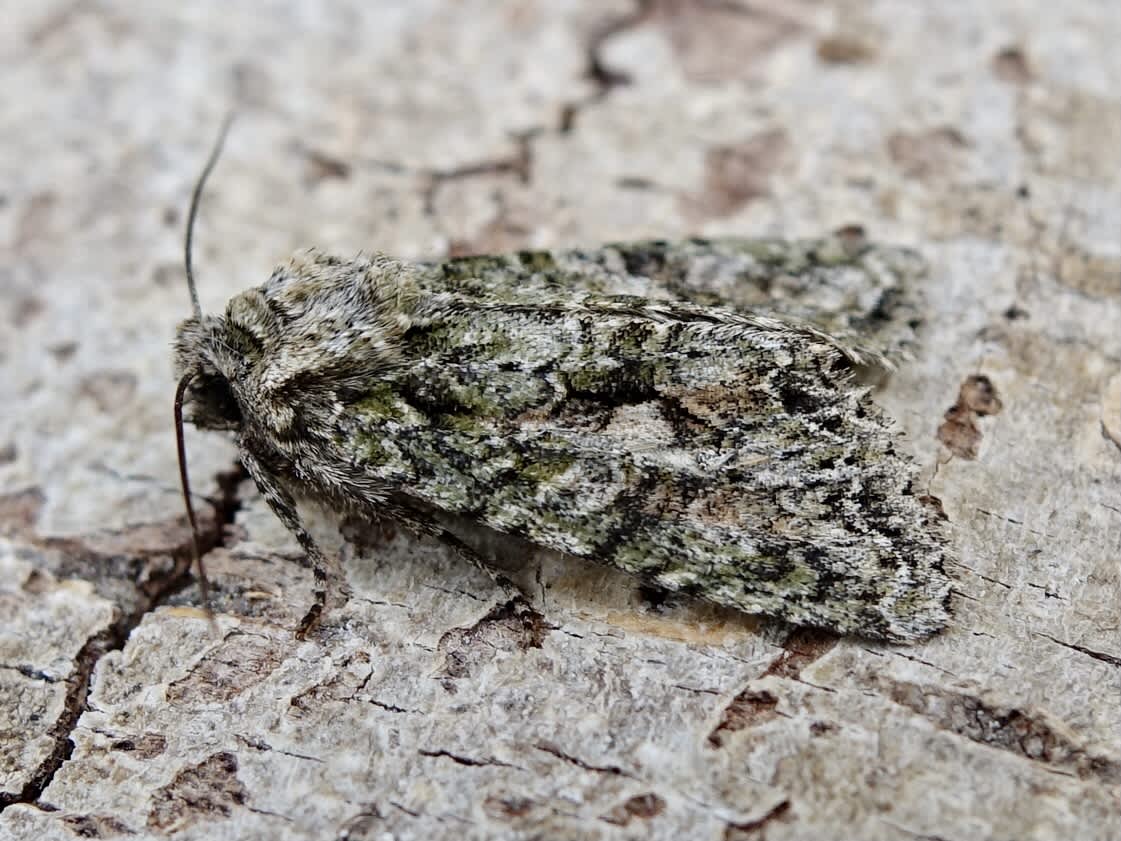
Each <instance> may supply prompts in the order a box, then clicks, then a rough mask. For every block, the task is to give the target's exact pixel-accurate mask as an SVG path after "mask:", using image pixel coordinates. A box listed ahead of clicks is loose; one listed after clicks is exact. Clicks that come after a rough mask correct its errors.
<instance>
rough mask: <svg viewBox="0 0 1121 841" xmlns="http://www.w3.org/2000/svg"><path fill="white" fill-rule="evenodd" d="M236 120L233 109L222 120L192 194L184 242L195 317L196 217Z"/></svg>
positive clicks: (198, 310) (198, 307)
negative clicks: (193, 246)
mask: <svg viewBox="0 0 1121 841" xmlns="http://www.w3.org/2000/svg"><path fill="white" fill-rule="evenodd" d="M233 121H234V115H233V112H232V111H231V112H230V113H229V114H227V115H226V116H225V119H223V120H222V128H221V129H220V130H219V131H218V139H217V140H216V141H214V148H213V149H211V150H210V157H209V158H207V159H206V165H205V166H203V168H202V173H201V174H200V175H199V179H198V181H196V182H195V191H194V192H193V193H192V194H191V209H190V210H189V211H188V212H187V236H186V242H184V244H183V257H184V263H185V264H186V267H187V289H188V290H189V291H190V293H191V307H192V308H193V309H194V311H195V318H202V306H201V305H200V304H199V293H198V289H197V288H196V287H195V273H194V272H193V271H192V270H191V240H192V239H193V238H194V233H195V217H196V216H198V211H199V201H200V200H201V199H202V188H203V187H204V186H205V185H206V179H207V176H209V175H210V170H212V169H214V164H216V163H218V156H219V155H221V154H222V146H223V144H224V143H225V142H226V135H227V134H229V131H230V123H232V122H233Z"/></svg>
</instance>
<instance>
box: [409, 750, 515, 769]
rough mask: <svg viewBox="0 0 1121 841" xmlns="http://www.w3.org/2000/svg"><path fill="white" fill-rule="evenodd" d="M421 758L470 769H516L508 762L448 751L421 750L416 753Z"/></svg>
mask: <svg viewBox="0 0 1121 841" xmlns="http://www.w3.org/2000/svg"><path fill="white" fill-rule="evenodd" d="M417 753H419V754H420V755H421V756H428V757H433V758H437V759H450V760H451V761H452V762H454V763H455V764H456V765H467V766H469V767H471V768H485V767H487V766H493V767H496V768H518V766H517V765H512V764H510V763H509V762H503V761H502V760H501V759H495V758H494V757H493V756H491V757H487V758H486V759H475V758H474V757H472V756H461V755H460V754H455V753H452V752H451V751H448V750H427V749H425V748H421V749H420V750H418V751H417ZM518 770H519V771H524V770H525V769H524V768H518Z"/></svg>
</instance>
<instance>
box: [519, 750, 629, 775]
mask: <svg viewBox="0 0 1121 841" xmlns="http://www.w3.org/2000/svg"><path fill="white" fill-rule="evenodd" d="M534 747H535V748H537V750H539V751H543V752H544V753H547V754H549V755H550V756H555V757H556V758H557V759H561V760H564V761H565V762H568V763H570V764H572V765H575V766H576V767H577V768H582V769H583V770H585V771H594V772H595V773H597V774H612V775H614V776H619V777H629V778H631V779H634V778H635V776H634V774H631V773H630V772H629V771H626V770H624V769H623V768H621V767H619V766H618V765H593V764H591V763H590V762H586V761H584V760H583V759H580V758H579V757H576V756H573V755H572V754H570V753H565V752H564V751H563V750H561V749H560V748H559V747H557V746H556V745H555V744H553V743H552V742H538V743H537V744H536V745H534Z"/></svg>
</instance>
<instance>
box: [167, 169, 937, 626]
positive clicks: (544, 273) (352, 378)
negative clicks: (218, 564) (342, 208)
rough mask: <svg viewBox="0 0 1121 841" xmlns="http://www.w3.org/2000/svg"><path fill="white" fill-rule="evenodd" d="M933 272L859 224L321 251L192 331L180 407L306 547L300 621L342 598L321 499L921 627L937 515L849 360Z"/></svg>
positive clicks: (892, 353) (801, 605)
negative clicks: (453, 520) (331, 598)
mask: <svg viewBox="0 0 1121 841" xmlns="http://www.w3.org/2000/svg"><path fill="white" fill-rule="evenodd" d="M200 186H201V181H200ZM196 197H197V194H196ZM192 215H193V214H192ZM923 271H924V264H923V262H922V260H921V259H920V258H919V257H918V256H917V255H916V254H915V253H913V252H911V251H908V250H905V249H899V248H887V247H882V246H874V245H871V244H869V243H867V242H865V241H864V240H863V238H862V237H861V236H860V235H859V234H854V233H852V232H848V234H846V235H841V236H835V237H830V238H825V239H820V240H808V241H794V242H791V241H781V240H762V239H712V240H705V239H690V240H685V241H681V242H664V241H651V242H636V243H628V244H619V245H609V246H605V247H602V248H597V249H593V250H569V251H525V252H519V253H516V254H509V255H503V256H481V257H465V258H457V259H450V260H446V261H442V262H427V263H418V262H405V261H401V260H395V259H392V258H390V257H388V256H385V255H381V254H374V255H370V256H358V257H354V258H351V259H342V258H339V257H334V256H330V255H327V254H323V253H319V252H316V251H309V252H305V253H301V254H298V255H297V256H296V257H295V258H294V259H293V260H292V261H291V262H290V263H289V264H288V265H286V266H282V267H280V268H278V269H277V270H276V271H275V272H274V273H273V274H272V276H271V277H270V278H269V279H268V281H267V282H265V283H264V284H263V285H262V286H260V287H258V288H254V289H249V290H247V291H245V292H242V293H241V294H239V295H237V296H235V297H234V298H232V299H231V300H230V301H229V303H228V305H227V307H226V311H225V313H224V314H222V315H204V314H202V313H201V312H200V311H199V310H198V309H197V307H196V314H195V315H194V316H193V317H191V318H188V319H187V320H186V321H184V322H183V323H182V324H181V325H180V327H179V329H178V334H177V337H176V341H175V362H176V369H177V373H178V376H179V377H180V378H181V379H180V388H179V393H178V395H177V400H178V404H177V408H179V407H182V408H185V410H186V418H187V420H189V421H191V422H192V423H194V424H195V425H196V426H198V427H200V428H204V429H218V430H230V431H232V432H233V433H234V434H235V436H236V439H237V443H238V446H239V449H240V453H241V458H242V461H243V463H244V465H245V467H246V468H247V470H248V472H249V474H250V475H251V476H252V478H253V479H254V480H255V482H256V484H257V486H258V487H259V488H260V490H261V492H262V495H263V497H264V499H265V500H266V501H267V502H268V504H269V506H270V507H271V508H272V510H273V511H274V512H275V513H276V515H277V516H278V517H279V518H280V520H281V521H282V522H283V523H284V524H285V526H287V527H288V528H289V530H291V531H292V532H293V533H294V534H295V536H296V537H297V539H298V540H299V542H300V544H301V546H302V547H303V549H304V551H306V552H307V553H308V555H309V558H310V560H311V562H312V565H313V568H314V570H315V572H316V581H317V585H316V603H315V604H314V605H313V606H312V607H311V609H310V610H309V611H308V615H307V616H306V617H305V619H304V621H303V622H302V623H301V626H300V629H299V633H300V634H301V635H302V634H304V633H306V632H307V631H308V629H309V628H311V627H312V626H313V625H314V624H315V623H316V622H317V621H318V620H319V618H320V614H321V613H322V611H323V609H324V605H325V604H326V603H327V599H328V592H329V589H330V588H329V587H328V584H327V581H328V575H327V569H328V566H329V562H328V559H327V558H325V557H324V554H323V552H322V551H321V550H320V549H319V547H318V546H317V545H316V543H315V541H314V540H313V538H312V537H311V536H310V534H309V533H308V532H307V530H306V529H305V528H304V526H303V524H302V523H301V520H300V516H299V514H298V512H297V509H296V505H295V499H296V498H297V497H300V496H307V497H312V498H314V499H316V500H319V501H322V502H325V503H327V504H328V505H330V506H333V507H335V508H337V509H339V510H342V511H346V512H349V513H353V514H358V515H360V516H364V517H368V518H372V519H377V518H391V519H393V520H395V521H397V522H399V523H402V524H404V525H405V526H406V527H409V528H411V529H414V530H416V531H418V532H421V533H428V534H437V535H442V536H444V537H445V538H447V539H448V540H449V541H452V542H453V543H459V545H462V544H461V542H460V541H458V539H457V538H456V537H455V535H454V534H452V533H451V532H450V531H448V529H447V526H446V523H447V521H448V519H447V518H448V516H449V515H455V516H456V517H458V518H467V519H469V520H471V521H473V522H475V523H478V524H481V525H483V526H486V527H489V528H491V529H494V530H497V531H499V532H503V533H506V534H510V535H516V536H518V537H521V538H524V539H527V540H529V541H531V542H533V543H536V544H539V545H540V546H543V547H548V548H550V549H554V550H559V551H562V552H566V553H569V554H571V555H576V556H579V557H581V558H586V559H588V560H589V561H598V562H600V563H605V564H610V565H612V566H615V567H618V568H619V569H622V570H625V571H627V572H629V573H633V574H635V575H636V576H638V577H639V578H641V579H642V580H643V581H645V582H647V583H649V584H652V585H655V586H657V587H661V588H665V589H668V590H670V591H677V592H682V593H686V594H692V595H695V596H697V597H700V598H703V599H707V600H709V601H712V602H716V603H718V604H721V605H728V606H731V607H733V608H737V609H740V610H743V611H746V612H749V613H761V614H766V615H769V616H773V617H778V618H780V619H783V620H786V621H788V622H792V623H797V624H806V625H813V626H818V627H823V628H827V629H831V630H833V631H836V632H839V633H844V634H857V635H861V636H867V637H872V638H879V639H885V640H891V641H897V642H907V641H913V640H917V639H920V638H922V637H925V636H927V635H929V634H932V633H934V632H936V631H938V630H939V629H941V628H942V627H943V626H944V625H945V623H946V621H947V618H948V612H947V603H948V597H949V579H948V578H947V576H946V574H945V572H944V564H945V562H946V560H947V558H948V549H947V538H946V534H945V529H944V524H943V523H942V521H941V516H940V514H939V513H938V512H937V511H935V510H932V508H931V507H930V506H929V504H928V502H927V501H926V500H924V498H923V496H922V493H921V491H920V490H919V488H918V487H917V484H918V476H917V474H918V468H917V466H916V465H915V463H914V462H913V461H912V459H911V458H909V457H908V456H907V455H906V454H905V453H904V452H902V451H901V449H900V439H899V433H898V432H897V431H896V430H895V428H894V427H893V424H892V422H891V421H890V420H889V419H888V418H887V417H886V416H885V415H884V413H883V412H882V411H881V410H880V409H879V408H878V407H877V406H876V405H875V404H874V403H873V402H872V400H871V398H870V396H869V393H868V392H869V390H868V388H867V387H866V386H863V385H860V384H858V382H857V381H856V378H855V374H856V373H857V372H867V371H868V370H884V369H887V368H890V366H891V360H892V359H893V358H899V357H901V356H905V354H906V353H907V350H908V347H909V346H910V345H911V344H912V343H913V342H914V338H915V337H914V328H915V326H916V324H917V322H918V315H917V314H918V313H919V312H920V309H921V307H920V301H919V298H918V295H919V292H920V291H921V290H920V287H921V284H920V283H919V280H920V279H921V276H922V273H923ZM180 417H182V415H180ZM192 518H193V514H192Z"/></svg>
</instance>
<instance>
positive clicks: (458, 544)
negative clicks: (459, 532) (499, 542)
mask: <svg viewBox="0 0 1121 841" xmlns="http://www.w3.org/2000/svg"><path fill="white" fill-rule="evenodd" d="M362 513H364V514H365V515H366V516H368V517H371V518H373V519H382V518H384V519H389V520H392V521H393V522H395V523H398V524H399V525H401V526H404V527H405V528H406V529H407V530H409V531H410V532H412V533H413V534H414V535H416V536H418V537H433V538H435V539H436V540H438V541H440V543H443V544H444V545H445V546H447V547H448V548H449V549H451V550H452V551H454V552H455V553H456V555H458V556H459V557H460V558H462V559H463V560H465V561H467V562H468V563H470V564H471V565H472V566H474V567H475V568H476V569H479V570H482V571H483V572H485V573H486V574H487V576H488V577H489V578H490V580H491V581H493V582H494V584H495V586H496V587H497V588H498V589H499V591H500V592H501V593H502V596H503V598H504V599H505V600H506V601H514V600H515V599H520V600H522V601H525V600H526V597H525V594H524V593H523V592H522V591H521V589H520V588H519V587H518V586H517V585H516V584H514V582H513V581H511V580H510V579H509V578H507V577H506V575H505V573H503V572H502V570H499V569H495V568H494V567H493V566H492V565H491V564H489V563H487V561H486V559H485V558H484V557H483V556H482V555H480V554H479V553H478V552H476V551H475V550H474V549H472V548H471V547H470V546H468V545H467V543H465V542H464V541H463V540H462V539H460V538H459V537H458V536H456V535H455V534H454V533H452V532H451V531H450V530H448V529H447V528H445V527H444V526H443V525H441V524H440V523H439V522H437V521H436V520H435V519H433V518H432V517H431V516H430V515H428V514H427V513H425V512H423V511H418V510H416V509H414V508H411V507H406V506H404V505H401V504H399V503H396V502H386V503H383V504H382V505H381V506H380V507H379V508H377V509H376V510H375V509H374V508H373V507H368V508H367V509H366V510H365V511H364V512H362Z"/></svg>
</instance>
